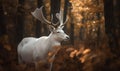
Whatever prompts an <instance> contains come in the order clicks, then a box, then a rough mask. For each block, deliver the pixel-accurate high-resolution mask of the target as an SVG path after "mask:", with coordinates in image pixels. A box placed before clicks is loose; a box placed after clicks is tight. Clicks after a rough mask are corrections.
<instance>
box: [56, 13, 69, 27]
mask: <svg viewBox="0 0 120 71" xmlns="http://www.w3.org/2000/svg"><path fill="white" fill-rule="evenodd" d="M56 17H57V18H58V19H59V21H60V27H62V26H64V25H65V24H66V23H67V21H68V16H67V17H66V20H65V22H63V11H60V13H57V14H56Z"/></svg>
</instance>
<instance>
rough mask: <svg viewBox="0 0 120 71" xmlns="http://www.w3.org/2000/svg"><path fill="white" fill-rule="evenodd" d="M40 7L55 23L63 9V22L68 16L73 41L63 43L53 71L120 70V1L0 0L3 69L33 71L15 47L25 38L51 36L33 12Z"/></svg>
mask: <svg viewBox="0 0 120 71" xmlns="http://www.w3.org/2000/svg"><path fill="white" fill-rule="evenodd" d="M41 6H44V10H43V12H44V16H45V17H46V18H47V19H48V20H50V15H51V14H53V22H54V23H56V22H57V21H58V19H57V18H56V17H55V14H56V13H58V12H59V11H60V9H62V10H64V21H65V19H66V16H68V17H69V20H68V22H67V24H65V27H64V31H65V32H66V33H67V34H68V35H69V36H70V40H69V41H68V42H62V46H61V47H62V48H61V50H60V51H59V52H58V54H57V55H56V58H55V61H54V63H53V71H119V69H120V0H0V71H34V66H32V67H29V68H27V69H25V65H20V64H18V59H17V51H16V49H17V45H18V44H19V42H20V41H21V40H22V39H23V38H24V37H31V36H32V37H37V38H38V37H40V36H43V35H49V33H50V31H49V28H48V26H47V25H46V24H44V23H41V22H40V21H38V20H37V19H36V18H34V17H33V16H32V15H31V12H33V11H34V10H35V9H36V8H40V7H41ZM43 68H45V69H46V67H45V66H44V67H43ZM42 71H47V70H42Z"/></svg>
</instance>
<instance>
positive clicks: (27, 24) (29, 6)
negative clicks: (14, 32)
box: [23, 0, 37, 37]
mask: <svg viewBox="0 0 120 71" xmlns="http://www.w3.org/2000/svg"><path fill="white" fill-rule="evenodd" d="M35 2H36V0H24V5H23V7H24V9H23V10H24V22H23V26H24V31H23V34H24V35H23V36H24V37H30V36H35V28H36V27H35V26H34V25H36V24H35V22H36V20H35V19H33V16H32V15H31V12H33V11H34V10H35V8H36V7H37V4H36V3H35Z"/></svg>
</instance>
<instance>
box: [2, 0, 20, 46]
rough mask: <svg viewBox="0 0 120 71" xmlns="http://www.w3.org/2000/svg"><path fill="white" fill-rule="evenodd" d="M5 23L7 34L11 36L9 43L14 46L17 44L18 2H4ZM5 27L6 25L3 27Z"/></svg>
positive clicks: (4, 0) (15, 0)
mask: <svg viewBox="0 0 120 71" xmlns="http://www.w3.org/2000/svg"><path fill="white" fill-rule="evenodd" d="M2 5H3V12H4V15H3V19H4V20H3V21H4V24H5V29H6V34H7V35H8V36H9V42H10V43H11V44H12V45H15V43H16V38H15V37H16V32H17V31H16V23H17V19H16V13H17V6H18V0H12V1H8V0H3V3H2ZM3 26H4V25H3Z"/></svg>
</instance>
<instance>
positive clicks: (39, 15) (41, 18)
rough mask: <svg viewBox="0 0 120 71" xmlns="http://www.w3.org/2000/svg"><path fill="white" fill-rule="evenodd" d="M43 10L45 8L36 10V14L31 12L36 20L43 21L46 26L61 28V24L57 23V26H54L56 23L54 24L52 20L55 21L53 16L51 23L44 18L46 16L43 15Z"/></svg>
mask: <svg viewBox="0 0 120 71" xmlns="http://www.w3.org/2000/svg"><path fill="white" fill-rule="evenodd" d="M42 8H43V6H42V7H40V8H37V9H35V11H34V12H31V14H32V15H33V16H34V17H35V18H36V19H38V20H39V21H41V22H42V23H45V24H48V25H51V26H53V27H55V28H57V27H58V26H59V22H57V24H54V23H53V22H52V19H53V16H52V15H51V22H50V21H48V20H47V19H46V18H45V17H44V15H43V12H42Z"/></svg>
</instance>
